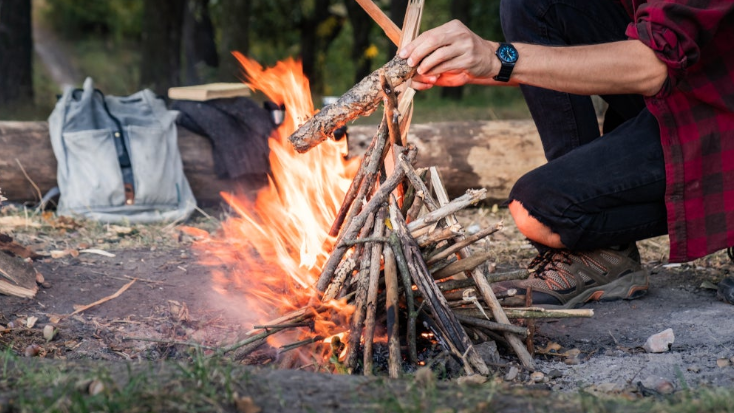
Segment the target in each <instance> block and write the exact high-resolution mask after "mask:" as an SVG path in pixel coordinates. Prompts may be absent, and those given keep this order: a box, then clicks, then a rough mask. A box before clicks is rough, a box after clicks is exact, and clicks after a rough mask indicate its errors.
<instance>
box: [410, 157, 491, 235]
mask: <svg viewBox="0 0 734 413" xmlns="http://www.w3.org/2000/svg"><path fill="white" fill-rule="evenodd" d="M400 169H401V170H402V168H400ZM486 197H487V190H486V189H479V190H476V189H470V190H468V191H466V194H464V195H462V196H460V197H458V198H456V199H454V200H453V201H451V202H449V203H447V204H446V205H444V206H442V207H441V208H439V209H437V210H435V211H433V212H429V213H427V214H426V215H423V216H422V217H420V218H418V219H417V220H415V221H413V222H411V223H410V224H408V229H409V230H410V231H411V232H412V231H415V230H417V229H420V228H424V227H427V226H429V225H431V224H434V223H436V222H438V221H440V220H441V219H443V218H445V217H447V216H449V215H453V214H454V213H456V212H458V211H461V210H462V209H464V208H466V207H469V206H471V205H475V204H476V203H477V202H479V201H481V200H483V199H484V198H486ZM452 224H453V223H452Z"/></svg>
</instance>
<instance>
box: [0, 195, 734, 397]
mask: <svg viewBox="0 0 734 413" xmlns="http://www.w3.org/2000/svg"><path fill="white" fill-rule="evenodd" d="M44 219H46V220H48V218H47V217H46V218H41V217H35V218H29V220H30V221H28V222H31V221H32V222H39V224H38V226H30V227H29V226H28V225H27V222H26V225H25V226H23V225H20V226H18V225H16V226H15V227H12V228H8V226H7V222H6V227H5V228H2V227H0V232H3V231H4V232H8V231H10V232H11V233H12V234H13V235H14V236H15V238H16V240H17V241H19V242H21V243H23V244H25V245H28V246H29V247H30V248H31V249H33V250H35V251H37V252H42V253H47V254H50V253H51V251H55V256H57V257H58V258H52V257H47V258H43V259H41V260H39V261H36V262H35V263H34V265H35V267H36V268H37V269H38V271H39V272H40V273H41V274H43V276H44V277H45V281H46V282H45V284H44V285H43V286H42V287H41V288H40V290H39V292H38V294H37V296H36V297H35V298H34V299H19V298H12V297H6V296H0V326H5V327H6V329H5V332H3V333H1V334H0V348H5V347H7V346H9V347H11V348H12V349H13V351H14V352H15V353H16V354H19V355H22V354H23V353H24V351H25V349H26V348H27V346H28V345H30V344H32V343H36V344H38V345H39V346H40V354H39V356H40V357H45V358H47V359H65V360H109V361H123V360H132V361H143V360H160V359H176V358H177V357H180V356H182V354H179V353H181V352H185V351H186V347H185V346H175V345H170V344H164V343H155V342H145V341H139V340H129V338H132V337H147V338H154V339H162V340H171V341H173V340H178V341H194V342H198V343H201V344H203V345H206V346H212V347H218V346H221V345H222V344H223V343H230V342H233V341H234V340H236V339H237V338H238V337H241V335H242V333H243V327H242V326H240V325H239V324H238V322H237V318H238V314H237V313H236V312H235V311H228V308H227V307H228V305H227V304H226V303H224V304H223V301H222V300H221V298H220V297H218V296H217V295H216V293H214V292H213V291H212V288H211V285H212V282H211V277H210V275H209V268H207V267H205V266H203V265H201V264H199V262H198V260H199V258H200V257H199V254H200V252H198V251H196V250H195V249H192V239H191V238H190V237H189V236H187V235H183V234H182V233H181V232H180V231H179V230H178V229H177V228H175V227H170V226H169V227H154V228H152V227H142V226H136V227H132V229H131V228H127V229H125V230H124V231H123V232H124V233H122V234H121V233H120V232H119V230H117V229H115V228H110V227H105V226H98V227H96V228H94V229H86V228H67V227H68V225H66V224H64V225H66V226H67V227H64V225H61V229H59V226H57V225H56V224H54V223H51V221H48V222H44ZM499 219H503V220H504V222H505V223H506V228H505V230H504V231H503V232H502V233H500V234H499V235H497V236H495V237H494V238H493V239H492V241H491V242H490V245H489V248H490V249H491V250H492V251H495V252H496V261H497V268H498V271H508V270H512V269H517V268H520V267H521V266H522V265H523V263H526V262H527V260H528V259H530V258H531V257H532V256H533V250H532V249H531V248H530V246H529V245H528V244H527V243H526V242H525V241H524V240H523V239H522V237H521V236H520V235H519V234H518V232H517V230H516V229H515V228H513V227H512V225H511V224H510V223H511V220H510V219H508V216H507V213H506V211H503V210H499V211H496V212H491V209H489V208H485V209H478V210H474V211H471V212H468V213H466V214H464V215H463V216H462V217H461V220H462V221H463V223H464V224H465V226H469V225H471V224H472V223H475V224H484V223H487V222H496V221H498V220H499ZM34 220H35V221H34ZM34 225H35V224H34ZM189 225H194V226H199V227H202V228H204V229H206V230H210V231H213V230H214V229H215V228H216V222H211V221H210V220H207V219H204V218H201V219H200V220H199V221H198V223H194V224H189ZM130 229H131V230H130ZM128 230H130V231H128ZM666 242H667V241H666V240H665V239H664V238H657V239H653V240H648V241H645V242H642V243H640V247H641V252H642V256H643V262H644V265H645V266H646V267H647V268H648V269H650V271H651V273H652V275H651V290H650V293H649V294H648V295H647V296H646V297H644V298H642V299H639V300H635V301H630V302H626V301H625V302H613V303H598V304H593V305H589V306H587V307H586V308H591V309H593V310H594V312H595V315H594V317H593V318H585V319H567V320H562V321H538V322H537V329H538V330H537V334H536V336H535V347H536V348H537V349H541V350H542V349H545V348H547V347H548V346H549V344H550V345H553V343H557V344H558V345H560V346H561V350H558V352H561V353H562V352H565V351H568V350H572V349H578V350H580V356H579V357H578V360H577V361H576V362H575V363H577V364H573V363H572V364H568V363H567V362H566V359H565V358H563V357H558V356H554V355H536V358H535V359H536V362H537V365H538V369H539V371H541V372H543V373H544V376H545V378H544V380H543V381H542V382H541V383H540V385H541V386H542V387H544V388H548V389H551V390H554V391H558V392H573V391H576V390H584V391H586V392H592V393H611V394H627V393H630V394H631V393H635V394H640V393H642V394H643V395H649V394H658V393H663V394H664V393H670V392H674V391H678V390H686V389H696V388H703V387H724V388H732V387H734V306H732V305H727V304H724V303H723V302H720V301H717V300H716V298H715V291H714V290H711V289H709V288H707V287H710V285H711V284H715V283H717V282H718V281H719V280H721V279H722V278H723V277H725V276H726V275H727V274H728V273H729V272H730V271H731V270H732V268H734V264H731V263H730V262H729V261H728V258H727V257H726V255H725V254H723V253H721V254H716V255H714V256H710V257H708V258H706V259H702V260H698V261H696V262H693V263H690V264H685V265H665V256H666V255H665V254H666V251H667V250H666V248H667V246H666ZM87 244H93V246H94V247H95V248H101V249H104V250H107V251H109V252H110V253H112V254H114V256H113V257H107V256H102V255H98V254H94V253H84V252H82V253H80V254H78V256H75V255H76V254H68V255H64V256H60V255H63V253H60V251H67V252H68V251H71V250H75V249H79V248H80V247H89V245H87ZM131 277H132V278H140V280H138V281H137V282H135V283H134V284H132V285H131V286H130V287H129V289H128V290H127V291H125V292H124V293H123V294H122V295H120V297H118V298H115V299H113V300H111V301H109V302H106V303H104V304H101V305H99V306H96V307H94V308H92V309H89V310H87V311H85V312H83V313H81V314H78V315H73V316H65V315H68V314H71V313H72V312H74V310H75V305H81V304H89V303H91V302H94V301H96V300H98V299H100V298H102V297H105V296H108V295H110V294H112V293H114V292H115V291H117V290H118V289H120V288H121V287H122V286H123V285H125V284H126V283H129V282H130V281H131ZM33 317H35V318H37V321H36V322H35V324H34V325H33V327H32V328H28V327H27V326H28V323H29V321H28V320H29V319H31V320H32V318H33ZM49 323H55V326H56V328H57V329H58V333H57V335H56V337H55V338H54V339H53V340H52V341H50V342H48V343H47V342H46V341H45V340H44V338H43V332H42V331H43V327H44V326H45V325H46V324H49ZM668 328H672V329H673V332H674V334H675V342H674V344H673V345H672V348H671V349H670V351H668V352H665V353H660V354H649V353H646V352H645V351H644V350H642V348H641V346H642V345H643V344H644V343H645V340H646V339H647V338H648V337H649V336H650V335H652V334H654V333H658V332H661V331H663V330H665V329H668ZM0 331H3V328H2V327H0ZM500 353H501V354H503V358H502V363H503V364H507V365H510V364H516V360H515V359H514V358H513V357H511V356H507V354H508V352H506V351H505V350H503V349H502V348H500ZM507 373H508V368H500V369H499V371H498V377H505V376H506V374H507ZM269 374H270V373H269ZM299 374H302V373H299ZM303 374H305V373H303ZM299 377H300V376H299ZM509 378H511V379H512V383H517V384H521V383H525V384H528V383H529V382H530V378H529V373H528V372H524V371H522V370H520V372H519V374H517V376H516V377H514V378H512V377H509Z"/></svg>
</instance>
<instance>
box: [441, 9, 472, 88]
mask: <svg viewBox="0 0 734 413" xmlns="http://www.w3.org/2000/svg"><path fill="white" fill-rule="evenodd" d="M471 5H472V2H471V0H452V1H451V18H452V19H456V20H460V21H461V22H462V23H464V24H465V25H467V26H470V23H469V20H470V19H471V13H470V9H471ZM463 95H464V87H463V86H459V87H445V88H443V89H441V97H443V98H445V99H453V100H461V98H462V97H463Z"/></svg>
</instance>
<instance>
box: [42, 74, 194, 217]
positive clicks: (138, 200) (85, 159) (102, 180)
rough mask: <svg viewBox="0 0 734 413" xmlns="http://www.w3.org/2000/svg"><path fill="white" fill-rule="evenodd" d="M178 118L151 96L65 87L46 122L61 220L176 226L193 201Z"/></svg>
mask: <svg viewBox="0 0 734 413" xmlns="http://www.w3.org/2000/svg"><path fill="white" fill-rule="evenodd" d="M177 115H178V112H176V111H171V110H167V109H166V105H165V103H164V102H163V101H162V100H161V99H158V98H156V96H155V95H154V94H153V92H151V91H150V90H147V89H146V90H143V91H140V92H137V93H135V94H134V95H131V96H128V97H118V96H105V95H103V94H102V92H100V91H99V90H97V89H95V88H94V84H93V82H92V79H91V78H87V79H86V80H85V81H84V86H83V88H82V89H73V88H70V87H68V88H66V90H65V91H64V94H63V95H62V97H61V99H59V101H58V103H57V104H56V108H55V109H54V111H53V112H52V113H51V116H50V117H49V120H48V123H49V132H50V135H51V144H52V146H53V150H54V154H55V155H56V160H57V161H58V171H57V177H56V180H57V182H58V186H59V190H60V192H61V196H60V199H59V205H58V210H57V212H58V214H59V215H78V216H83V217H86V218H89V219H94V220H99V221H103V222H110V223H113V222H115V223H120V222H129V223H150V222H159V221H179V220H184V219H186V218H188V217H189V215H191V213H192V212H193V211H194V209H195V208H196V200H195V199H194V195H193V193H192V192H191V187H190V186H189V183H188V181H187V180H186V177H185V176H184V173H183V164H182V162H181V155H180V153H179V151H178V142H177V141H178V137H177V133H176V124H175V120H176V117H177Z"/></svg>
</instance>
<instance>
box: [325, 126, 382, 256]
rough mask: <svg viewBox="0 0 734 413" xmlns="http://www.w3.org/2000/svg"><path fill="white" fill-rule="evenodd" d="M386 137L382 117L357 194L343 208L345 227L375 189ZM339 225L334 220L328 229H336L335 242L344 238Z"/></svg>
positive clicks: (332, 231)
mask: <svg viewBox="0 0 734 413" xmlns="http://www.w3.org/2000/svg"><path fill="white" fill-rule="evenodd" d="M387 139H388V129H387V124H386V123H385V118H384V117H383V119H382V123H381V124H380V127H379V130H378V131H377V136H376V142H375V148H374V149H373V151H372V153H371V154H370V157H369V160H368V163H367V166H366V167H365V172H364V177H363V178H362V182H361V183H360V185H359V189H358V191H357V194H356V195H355V197H354V200H352V205H351V208H345V209H346V217H345V218H344V223H346V227H349V224H351V223H352V220H354V217H355V216H357V214H359V212H360V211H361V210H362V206H363V205H364V202H365V200H366V199H367V196H369V195H370V194H371V193H372V191H374V189H375V182H376V181H377V176H378V174H379V172H380V165H381V164H382V157H383V153H384V152H385V149H386V148H387ZM341 209H342V208H340V213H341ZM337 218H338V217H337ZM337 224H338V226H337ZM341 226H342V224H341V223H338V222H337V221H334V225H332V227H331V231H330V234H332V233H334V231H336V234H338V235H339V238H337V244H338V243H339V241H341V240H342V239H344V237H343V233H339V230H340V229H341Z"/></svg>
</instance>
